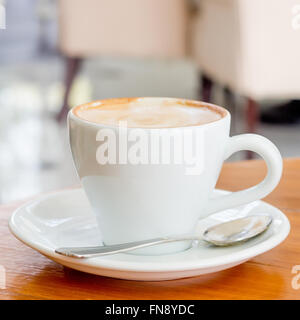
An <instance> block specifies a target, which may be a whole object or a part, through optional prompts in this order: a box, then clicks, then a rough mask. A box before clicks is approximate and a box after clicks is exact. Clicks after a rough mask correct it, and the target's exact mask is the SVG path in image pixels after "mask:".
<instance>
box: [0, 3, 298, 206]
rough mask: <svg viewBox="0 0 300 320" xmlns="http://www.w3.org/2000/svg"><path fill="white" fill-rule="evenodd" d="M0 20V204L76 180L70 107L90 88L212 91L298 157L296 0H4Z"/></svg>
mask: <svg viewBox="0 0 300 320" xmlns="http://www.w3.org/2000/svg"><path fill="white" fill-rule="evenodd" d="M1 12H2V14H1ZM4 18H5V19H4ZM0 19H2V25H1V21H0V112H1V113H0V203H6V202H9V201H14V200H17V199H21V198H25V197H29V196H32V195H34V194H37V193H39V192H44V191H50V190H54V189H59V188H66V187H69V186H73V185H75V184H79V181H78V180H77V176H76V173H75V170H74V168H73V163H72V160H71V156H70V154H69V147H68V143H67V131H66V121H65V117H66V113H67V111H68V108H69V107H72V106H74V105H77V104H80V103H84V102H87V101H90V100H95V99H102V98H110V97H124V96H127V97H129V96H169V97H182V98H189V99H200V100H205V101H210V102H212V103H216V104H219V105H222V106H225V107H226V108H227V109H229V110H230V111H231V113H232V121H233V123H232V134H238V133H245V132H257V133H259V134H262V135H264V136H266V137H268V138H270V139H271V140H272V141H273V142H275V144H277V146H278V148H279V149H280V151H281V152H282V155H283V156H284V157H295V156H300V134H299V133H300V123H299V121H298V120H300V107H298V100H295V99H299V98H300V97H299V96H300V60H299V57H300V41H299V39H300V1H297V0H296V1H295V0H264V1H261V0H126V1H124V0H22V1H20V0H6V1H4V0H0ZM4 20H5V25H3V24H4V23H3V21H4ZM1 27H2V28H1ZM291 101H292V102H291ZM251 156H252V157H253V155H249V154H243V153H241V154H237V155H235V156H234V157H232V158H231V159H229V161H236V160H241V159H245V158H247V157H251Z"/></svg>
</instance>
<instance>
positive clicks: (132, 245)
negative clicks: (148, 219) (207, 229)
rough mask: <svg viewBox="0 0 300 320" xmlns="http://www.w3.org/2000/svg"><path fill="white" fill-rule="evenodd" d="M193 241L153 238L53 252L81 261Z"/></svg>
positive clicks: (59, 249)
mask: <svg viewBox="0 0 300 320" xmlns="http://www.w3.org/2000/svg"><path fill="white" fill-rule="evenodd" d="M193 239H194V238H192V237H191V238H189V237H178V238H177V237H174V238H155V239H150V240H143V241H135V242H129V243H123V244H115V245H111V246H95V247H69V248H67V247H65V248H58V249H56V250H55V252H56V253H59V254H61V255H64V256H68V257H73V258H79V259H83V258H92V257H98V256H105V255H109V254H116V253H120V252H126V251H131V250H134V249H139V248H145V247H149V246H153V245H157V244H162V243H167V242H174V241H184V240H193Z"/></svg>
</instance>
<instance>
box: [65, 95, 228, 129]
mask: <svg viewBox="0 0 300 320" xmlns="http://www.w3.org/2000/svg"><path fill="white" fill-rule="evenodd" d="M137 99H152V100H156V99H157V100H166V101H176V102H177V103H178V102H179V103H182V104H183V105H185V104H190V105H192V106H193V105H194V106H199V107H205V106H208V107H211V108H213V109H214V110H217V112H218V113H220V114H221V115H222V117H221V118H220V119H217V120H214V121H212V122H208V123H203V124H198V125H190V126H177V127H156V128H149V127H127V129H128V130H129V129H143V130H174V129H186V128H190V129H191V128H202V127H207V126H213V125H216V124H218V123H220V122H223V121H225V120H226V119H227V118H230V112H229V111H228V110H227V109H225V108H224V107H221V106H218V105H216V104H213V103H208V102H204V101H200V100H193V99H185V98H173V97H132V98H126V97H122V98H109V99H98V100H93V101H90V102H87V103H83V104H79V105H76V106H74V107H72V108H71V109H70V110H69V112H68V118H72V119H74V120H76V121H79V122H81V123H82V124H85V125H91V126H95V127H100V128H111V129H118V128H120V127H119V126H118V125H108V124H105V123H99V122H92V121H88V120H85V119H82V118H80V117H79V116H77V115H76V114H75V113H74V110H75V109H77V108H80V107H83V106H89V105H99V104H100V103H103V102H105V103H110V102H111V103H113V102H114V101H116V102H117V101H118V102H120V101H124V102H125V101H127V102H130V101H134V100H137Z"/></svg>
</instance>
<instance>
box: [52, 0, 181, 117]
mask: <svg viewBox="0 0 300 320" xmlns="http://www.w3.org/2000/svg"><path fill="white" fill-rule="evenodd" d="M186 20H187V9H186V3H185V0H126V1H123V0H84V1H83V0H60V1H59V39H60V41H59V42H60V49H61V51H62V53H63V54H64V55H65V57H66V79H65V85H66V91H65V96H64V103H63V108H62V109H61V111H60V113H59V116H58V118H59V119H62V118H64V116H65V114H66V113H67V111H68V96H69V92H70V88H71V86H72V83H73V80H74V78H75V75H76V73H77V72H78V69H79V67H80V64H81V62H82V59H84V58H88V57H92V56H108V55H109V56H119V57H121V56H127V57H128V56H129V57H155V58H181V57H183V56H184V55H185V50H186V25H187V23H186V22H187V21H186Z"/></svg>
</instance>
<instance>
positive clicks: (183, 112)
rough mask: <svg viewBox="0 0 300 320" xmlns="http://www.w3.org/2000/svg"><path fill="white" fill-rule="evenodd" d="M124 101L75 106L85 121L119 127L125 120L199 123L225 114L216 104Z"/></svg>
mask: <svg viewBox="0 0 300 320" xmlns="http://www.w3.org/2000/svg"><path fill="white" fill-rule="evenodd" d="M122 100H123V99H111V100H103V101H96V102H93V103H90V104H85V105H82V106H79V107H77V108H75V110H74V113H75V115H77V116H78V117H79V118H81V119H84V120H86V121H89V122H94V123H99V124H104V125H108V126H118V125H119V123H120V121H125V122H126V124H127V126H128V127H131V128H173V127H185V126H196V125H201V124H205V123H209V122H213V121H216V120H219V119H220V118H222V113H221V112H220V111H219V110H214V108H213V107H210V106H206V105H201V104H199V106H198V105H197V106H194V105H189V104H187V103H186V102H185V103H184V104H183V103H180V101H181V100H178V101H177V100H176V99H170V100H164V99H161V100H160V99H155V98H138V99H133V100H131V99H124V100H123V102H122ZM109 101H110V102H109ZM120 101H121V103H120Z"/></svg>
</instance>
